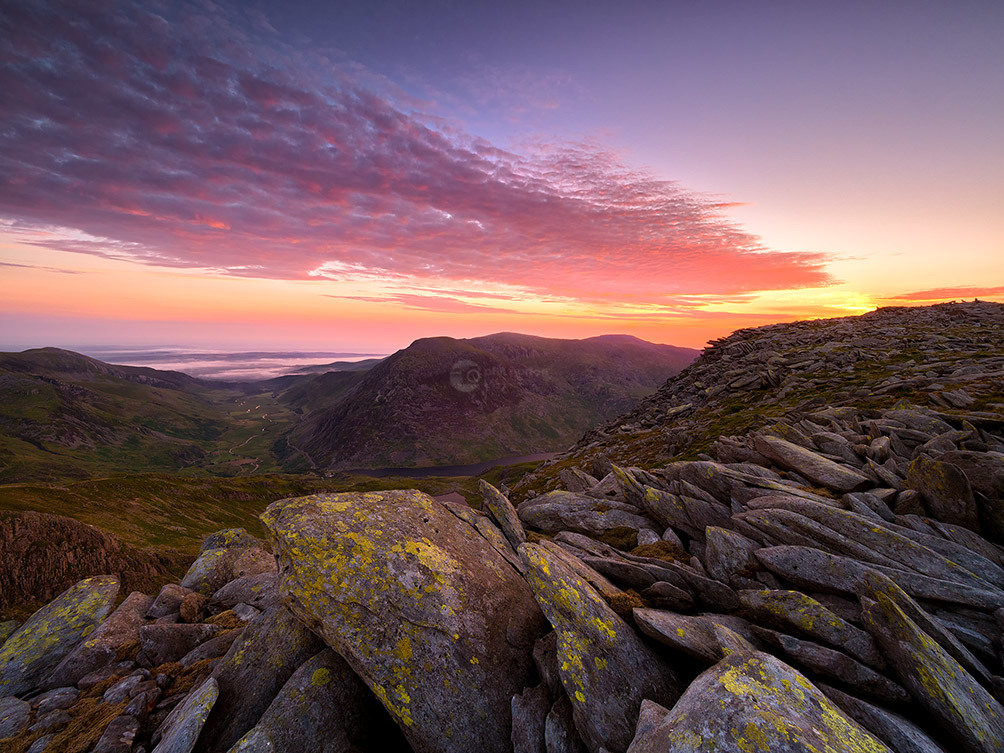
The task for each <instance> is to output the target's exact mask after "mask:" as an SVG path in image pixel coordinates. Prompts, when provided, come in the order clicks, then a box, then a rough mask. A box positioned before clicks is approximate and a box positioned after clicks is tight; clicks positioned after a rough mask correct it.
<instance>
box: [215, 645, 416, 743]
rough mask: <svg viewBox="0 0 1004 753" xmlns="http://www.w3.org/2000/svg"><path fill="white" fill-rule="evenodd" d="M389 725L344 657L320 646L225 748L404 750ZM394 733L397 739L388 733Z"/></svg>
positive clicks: (370, 694) (383, 713)
mask: <svg viewBox="0 0 1004 753" xmlns="http://www.w3.org/2000/svg"><path fill="white" fill-rule="evenodd" d="M388 727H389V729H388ZM389 731H393V732H394V733H397V729H396V728H395V727H394V725H393V724H391V723H390V721H389V720H388V719H387V718H386V712H385V711H384V709H383V708H382V707H381V706H380V704H379V703H378V702H377V700H376V699H375V698H374V697H373V694H372V693H370V692H369V690H368V689H367V688H366V686H365V685H364V684H363V682H362V680H360V679H359V678H358V677H357V676H356V675H355V674H354V673H353V672H352V670H351V669H349V666H348V664H346V663H345V660H344V659H342V658H341V657H340V656H339V655H338V654H336V653H335V652H334V651H332V650H331V649H330V648H325V649H323V650H322V651H320V652H319V653H318V654H317V655H316V656H314V657H313V658H311V659H308V660H307V661H306V662H304V664H303V665H302V666H300V668H299V669H297V670H296V672H294V673H293V674H292V676H291V677H290V678H289V680H287V681H286V684H285V685H283V686H282V690H281V691H279V694H278V695H277V696H276V697H275V700H274V701H272V703H271V705H270V706H269V707H268V709H266V711H265V713H264V714H262V716H261V719H259V720H258V723H257V724H256V725H255V726H254V727H253V728H251V729H250V730H249V731H248V732H247V733H246V734H245V735H244V736H243V737H242V738H241V739H240V740H238V741H237V743H236V744H235V745H234V746H233V748H231V749H230V751H231V753H259V752H260V751H308V750H309V751H316V752H317V753H356V751H360V750H372V751H374V753H376V752H377V751H380V753H384V752H385V751H392V750H403V749H404V748H403V747H402V746H403V745H404V741H403V740H401V739H399V738H400V736H399V734H392V735H388V734H387V733H388V732H389ZM394 737H397V738H398V740H396V741H393V742H392V740H391V739H388V738H394ZM394 742H396V743H397V744H396V745H395V744H394Z"/></svg>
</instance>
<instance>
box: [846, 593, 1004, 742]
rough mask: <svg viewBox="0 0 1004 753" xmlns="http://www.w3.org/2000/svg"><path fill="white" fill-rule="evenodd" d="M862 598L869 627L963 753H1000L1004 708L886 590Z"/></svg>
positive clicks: (902, 677)
mask: <svg viewBox="0 0 1004 753" xmlns="http://www.w3.org/2000/svg"><path fill="white" fill-rule="evenodd" d="M872 593H873V594H874V596H875V600H874V601H873V600H871V599H868V598H862V604H863V606H864V610H863V612H862V617H863V619H864V623H865V627H866V628H867V629H868V631H869V632H870V633H871V634H872V635H873V636H875V640H876V641H878V643H879V645H880V646H881V648H882V651H883V652H884V654H885V657H886V660H887V661H888V662H889V663H890V664H891V665H892V667H893V668H894V669H895V671H896V674H897V675H898V676H899V679H900V681H901V682H902V683H903V685H904V686H906V688H907V689H908V690H909V691H910V694H911V695H912V696H913V697H914V699H915V700H916V701H917V702H918V703H919V704H920V705H921V706H922V707H923V708H924V709H925V710H926V711H927V712H928V713H929V714H930V715H931V716H932V717H933V718H934V719H935V720H936V721H937V722H938V724H939V725H940V726H941V727H942V729H944V730H945V732H946V733H947V734H949V735H950V736H951V738H952V739H953V740H954V741H955V743H956V744H957V745H958V746H959V749H960V750H964V751H968V752H969V753H991V751H995V752H996V753H1000V750H1001V747H1000V746H1001V741H1002V740H1004V708H1002V707H1001V705H1000V704H999V703H998V702H997V701H996V700H995V699H994V698H993V696H991V695H990V693H988V692H987V691H986V690H985V689H984V688H983V686H981V685H980V684H979V682H977V681H976V679H975V678H973V676H972V675H970V674H969V673H968V672H967V671H966V670H965V669H963V668H962V665H961V664H959V663H958V662H957V661H955V659H953V658H952V657H951V656H950V655H949V654H948V653H947V652H946V651H945V650H944V649H943V648H941V646H939V645H938V643H937V642H935V641H934V640H933V639H931V637H930V636H929V635H927V633H925V632H924V631H923V630H921V629H920V628H919V627H917V625H916V623H914V622H913V621H912V620H911V619H910V618H908V617H907V616H906V615H905V614H904V613H903V610H901V609H900V608H899V607H898V606H897V605H896V603H895V602H894V601H893V600H892V599H891V598H889V597H888V596H887V595H886V594H885V593H882V592H881V591H877V590H876V591H873V592H872Z"/></svg>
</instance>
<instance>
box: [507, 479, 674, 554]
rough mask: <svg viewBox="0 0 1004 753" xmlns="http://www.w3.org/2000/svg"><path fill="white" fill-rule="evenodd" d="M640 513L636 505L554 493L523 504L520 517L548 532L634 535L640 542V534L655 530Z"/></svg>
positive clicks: (603, 535)
mask: <svg viewBox="0 0 1004 753" xmlns="http://www.w3.org/2000/svg"><path fill="white" fill-rule="evenodd" d="M637 510H638V508H636V507H634V506H633V505H628V504H624V503H621V502H616V501H614V500H601V499H594V498H593V497H586V496H584V495H581V494H572V493H571V492H566V491H553V492H548V493H547V494H543V495H541V496H539V497H535V498H533V499H530V500H527V501H526V502H523V503H522V504H521V505H520V506H519V518H520V520H522V521H523V522H524V523H525V524H526V525H528V526H530V527H531V528H536V529H537V530H538V531H543V532H544V533H558V532H559V531H573V532H575V533H581V534H585V535H586V536H593V537H606V536H611V535H617V536H623V535H627V536H630V535H633V536H634V537H635V540H637V535H638V531H642V530H645V529H653V530H654V528H655V526H654V525H653V523H652V521H651V520H649V519H648V518H646V517H644V516H642V515H639V514H638V512H637ZM631 546H634V542H632V543H631Z"/></svg>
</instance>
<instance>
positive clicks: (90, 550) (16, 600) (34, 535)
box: [0, 511, 172, 610]
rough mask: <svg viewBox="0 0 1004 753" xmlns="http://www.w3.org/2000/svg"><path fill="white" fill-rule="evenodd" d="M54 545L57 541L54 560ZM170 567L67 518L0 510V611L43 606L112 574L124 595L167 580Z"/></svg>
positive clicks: (169, 563) (166, 562)
mask: <svg viewBox="0 0 1004 753" xmlns="http://www.w3.org/2000/svg"><path fill="white" fill-rule="evenodd" d="M53 541H58V542H60V552H61V554H60V556H58V557H54V556H52V542H53ZM171 564H172V563H171V562H170V561H169V560H168V559H167V558H158V557H156V556H154V555H151V554H149V553H147V552H142V551H140V550H138V549H134V548H132V547H130V546H127V545H126V544H123V543H122V542H121V541H119V540H118V539H117V538H115V537H114V536H112V535H111V534H109V533H106V532H104V531H101V530H99V529H97V528H94V527H93V526H89V525H85V524H84V523H81V522H80V521H78V520H73V519H72V518H65V517H62V516H60V515H48V514H45V513H38V512H18V513H12V512H6V511H0V610H3V609H5V608H7V607H10V606H13V605H20V604H24V603H29V604H30V603H41V604H44V603H45V602H47V601H49V600H50V599H52V598H53V597H55V596H56V595H57V594H60V593H62V592H63V591H65V590H66V589H67V588H69V587H70V586H72V585H73V584H74V583H76V582H78V581H79V580H81V579H83V578H86V577H89V576H92V575H115V576H116V577H118V578H119V581H120V582H121V583H122V588H123V589H124V590H125V591H127V592H131V591H135V590H144V589H148V588H149V584H150V583H153V582H157V581H160V582H164V581H167V580H170V578H171V576H170V574H169V573H168V567H169V566H170V565H171Z"/></svg>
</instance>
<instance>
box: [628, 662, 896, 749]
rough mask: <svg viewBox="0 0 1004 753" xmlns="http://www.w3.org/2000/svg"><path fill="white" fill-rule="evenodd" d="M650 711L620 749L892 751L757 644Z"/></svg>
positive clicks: (717, 665) (810, 684) (701, 676)
mask: <svg viewBox="0 0 1004 753" xmlns="http://www.w3.org/2000/svg"><path fill="white" fill-rule="evenodd" d="M658 716H659V713H658V709H650V710H649V712H648V713H647V714H646V716H645V718H644V724H641V723H639V729H638V734H637V735H636V736H635V738H634V741H633V742H632V743H631V747H630V748H628V753H666V752H667V751H673V753H691V752H693V753H697V752H698V751H701V752H702V753H703V752H704V751H709V750H714V751H716V753H750V752H751V751H771V753H805V752H806V751H827V752H828V753H892V751H890V750H889V748H887V747H886V746H885V745H883V744H882V743H881V742H879V740H878V739H876V738H875V737H874V736H873V735H872V734H871V733H869V732H868V731H866V730H865V729H864V728H862V727H861V726H860V725H859V724H858V723H857V722H854V721H852V720H851V719H849V718H848V717H847V716H845V715H844V714H843V713H842V712H841V711H840V710H839V709H838V708H837V707H836V706H834V705H833V703H831V702H830V700H829V699H827V698H826V696H824V695H823V694H822V693H821V692H820V691H819V690H818V689H817V688H816V687H815V686H814V685H813V684H812V683H810V682H809V681H808V680H807V679H806V678H805V677H804V676H803V675H802V674H800V673H799V672H796V671H795V670H794V669H792V668H791V667H789V666H788V665H787V664H784V663H783V662H781V661H779V660H778V659H775V658H774V657H773V656H770V655H769V654H764V653H761V652H758V651H736V652H734V653H732V654H730V655H729V656H727V657H726V658H725V659H723V660H722V661H721V662H719V663H718V664H716V665H715V666H714V667H712V668H711V669H709V670H707V671H706V672H704V673H703V674H702V675H700V676H699V677H698V678H697V679H696V680H694V682H692V683H691V684H690V687H689V688H687V691H686V692H685V693H684V694H683V696H682V697H681V698H680V700H679V701H678V702H677V703H676V705H675V706H673V708H672V710H671V711H666V712H665V715H664V716H663V717H662V719H661V720H660V719H659V718H658Z"/></svg>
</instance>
